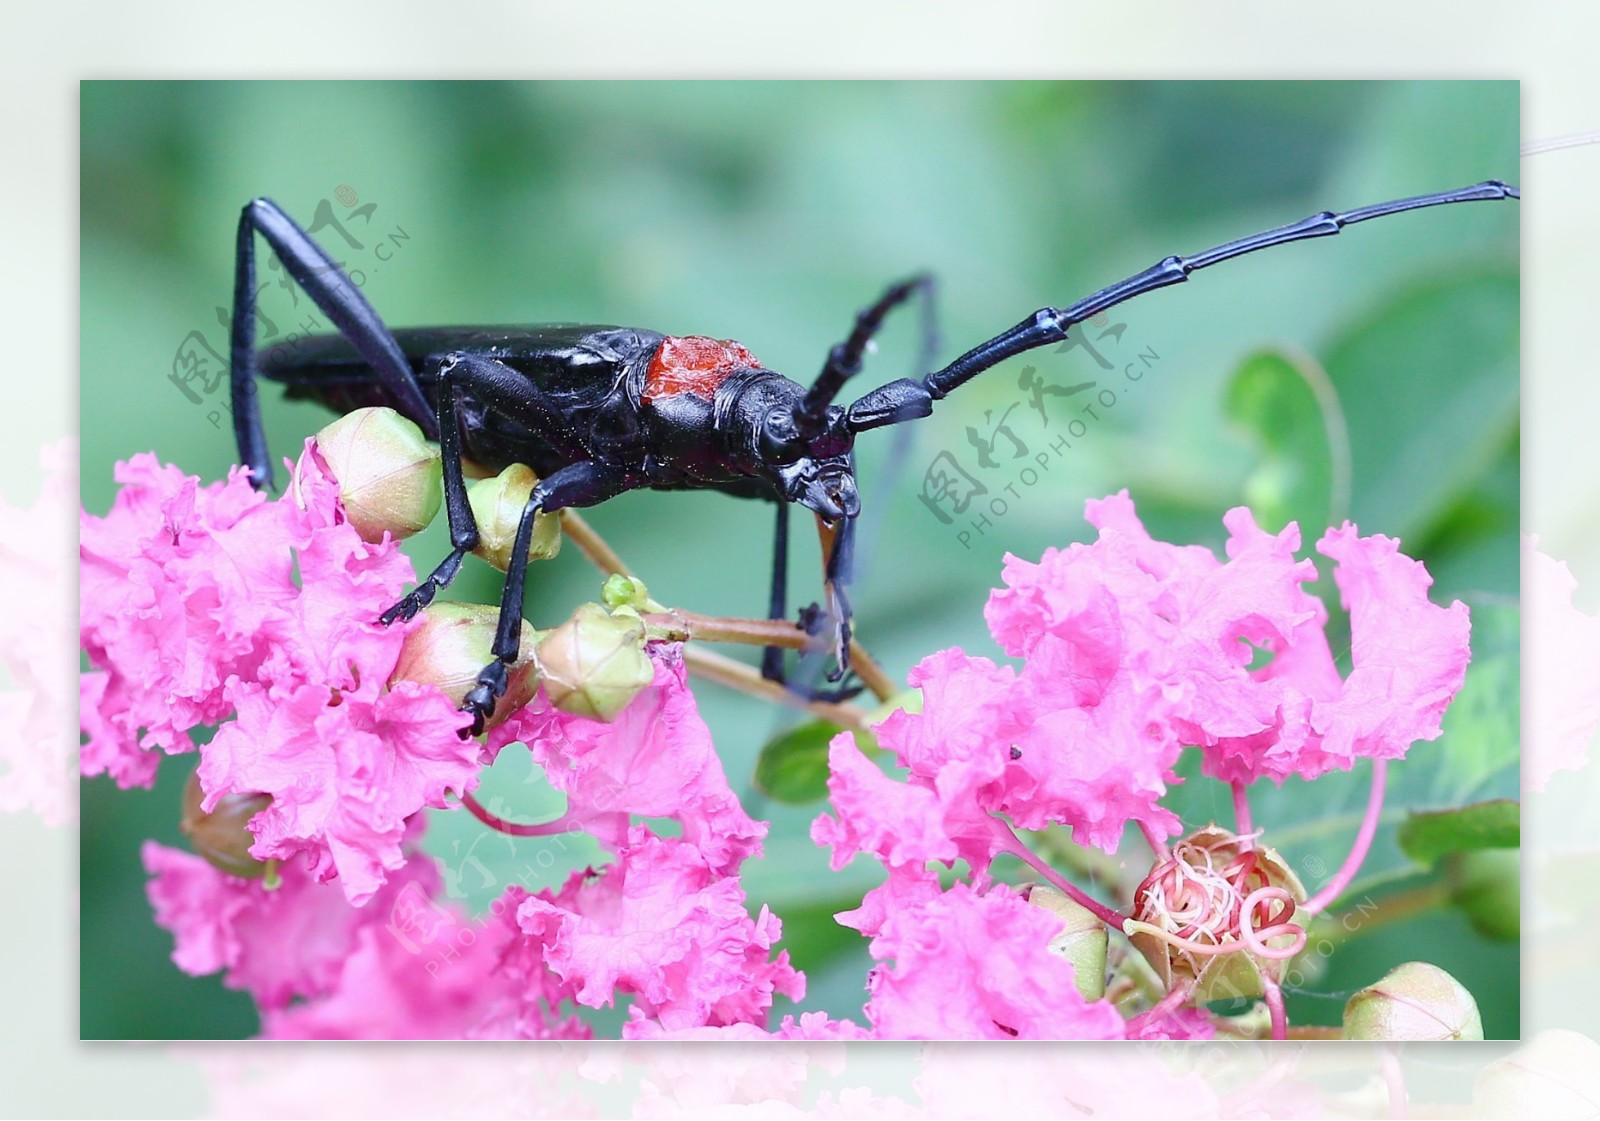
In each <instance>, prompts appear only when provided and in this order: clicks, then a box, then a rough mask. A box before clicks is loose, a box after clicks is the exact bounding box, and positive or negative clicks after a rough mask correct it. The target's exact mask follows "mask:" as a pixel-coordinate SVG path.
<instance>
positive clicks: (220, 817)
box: [178, 771, 272, 879]
mask: <svg viewBox="0 0 1600 1121" xmlns="http://www.w3.org/2000/svg"><path fill="white" fill-rule="evenodd" d="M204 798H205V793H204V792H203V791H202V790H201V789H200V775H199V772H197V771H195V772H190V774H189V781H188V783H186V784H185V785H184V788H183V816H182V817H181V818H180V819H179V821H178V828H179V829H180V830H182V831H183V835H184V836H185V837H187V838H189V847H190V848H192V849H194V851H195V852H196V853H197V854H198V855H200V856H202V857H204V858H205V859H206V861H207V862H208V863H209V864H210V865H211V866H212V867H213V868H216V869H218V870H219V871H222V872H226V873H227V874H228V875H230V876H240V877H243V878H245V879H255V878H257V877H259V876H261V875H263V874H265V873H266V872H267V870H268V865H269V864H270V863H271V862H270V861H262V860H257V859H256V858H255V857H253V856H251V855H250V846H251V845H252V844H254V843H255V835H254V834H253V833H251V832H250V830H249V829H248V828H247V825H248V824H249V821H250V819H251V818H253V817H255V816H256V814H258V813H260V812H261V811H262V810H264V809H266V808H267V807H268V806H270V805H271V804H272V798H271V797H270V796H268V795H266V794H224V795H223V796H222V797H221V798H220V799H219V800H218V801H217V808H216V809H214V810H212V811H211V812H210V813H206V812H205V811H203V810H202V809H201V808H200V803H201V801H203V800H204Z"/></svg>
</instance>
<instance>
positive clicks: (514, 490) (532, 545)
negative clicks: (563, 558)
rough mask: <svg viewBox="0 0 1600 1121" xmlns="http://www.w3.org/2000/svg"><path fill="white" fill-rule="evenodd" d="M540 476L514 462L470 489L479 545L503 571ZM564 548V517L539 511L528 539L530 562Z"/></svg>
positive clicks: (476, 551)
mask: <svg viewBox="0 0 1600 1121" xmlns="http://www.w3.org/2000/svg"><path fill="white" fill-rule="evenodd" d="M538 481H539V476H537V475H535V474H534V473H533V472H532V471H531V470H530V469H528V468H527V467H524V466H523V465H522V464H520V463H513V464H512V465H511V466H510V467H507V468H506V469H505V470H504V471H502V472H500V474H498V475H496V476H495V477H494V478H492V479H480V480H479V481H477V482H475V483H473V484H472V485H471V486H470V487H468V488H467V502H468V503H469V504H470V505H471V506H472V517H473V519H474V520H475V521H476V522H477V523H478V547H477V548H475V549H473V550H472V552H473V553H474V555H476V556H479V557H482V558H483V559H484V560H485V561H487V562H488V563H489V564H492V565H493V566H494V567H495V568H498V569H499V570H500V571H501V572H504V571H505V570H506V569H508V568H510V567H511V550H512V549H513V548H514V547H515V546H516V543H517V525H518V523H519V522H521V520H522V511H523V509H524V508H525V507H526V506H527V505H528V496H529V495H530V494H532V493H533V488H534V485H535V484H537V483H538ZM560 551H561V516H560V515H559V514H535V515H534V516H533V536H532V538H531V539H530V540H529V542H528V559H529V560H530V561H537V560H549V559H550V558H551V557H553V556H555V555H556V554H557V553H558V552H560Z"/></svg>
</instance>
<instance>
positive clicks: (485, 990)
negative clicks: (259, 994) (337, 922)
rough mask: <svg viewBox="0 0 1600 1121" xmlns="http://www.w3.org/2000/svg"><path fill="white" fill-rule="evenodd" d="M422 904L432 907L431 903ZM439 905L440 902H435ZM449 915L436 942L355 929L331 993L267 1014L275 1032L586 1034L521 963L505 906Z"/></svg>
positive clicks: (555, 987) (333, 1035)
mask: <svg viewBox="0 0 1600 1121" xmlns="http://www.w3.org/2000/svg"><path fill="white" fill-rule="evenodd" d="M422 906H428V904H426V903H424V904H422ZM433 906H435V907H437V904H434V905H433ZM440 911H441V912H443V913H444V918H443V919H442V920H436V921H435V924H434V925H435V927H436V928H439V929H438V930H437V932H436V933H434V934H433V935H432V940H431V942H425V941H413V940H411V939H409V938H406V937H402V936H396V934H395V932H394V930H393V929H392V928H388V927H385V926H383V925H379V924H370V925H367V926H363V927H361V928H360V930H359V931H357V934H356V945H355V948H354V949H353V951H352V952H351V953H350V955H349V956H348V957H347V958H346V959H345V961H344V962H343V965H342V968H341V969H340V971H339V976H338V979H337V981H336V983H335V984H334V986H333V988H332V989H331V991H330V992H328V993H327V994H326V995H325V996H323V997H321V998H320V999H318V1000H313V1001H307V1002H304V1003H301V1004H295V1005H291V1006H289V1007H287V1008H280V1009H274V1010H271V1011H269V1012H267V1013H266V1014H265V1015H264V1016H263V1017H262V1034H263V1036H264V1037H265V1038H268V1039H587V1038H590V1035H591V1033H590V1031H589V1028H588V1026H587V1025H586V1024H584V1023H583V1022H582V1021H581V1020H579V1019H578V1018H577V1017H576V1016H573V1015H571V1014H570V1013H566V1014H563V1012H562V1011H561V1010H560V1006H561V1002H562V1001H563V1000H565V999H566V998H567V997H568V995H569V994H568V992H567V991H566V990H565V988H564V987H563V986H561V985H560V984H559V983H555V982H554V979H553V978H551V977H550V976H549V974H548V971H546V970H543V969H536V970H534V971H533V972H532V975H531V976H530V975H529V974H528V973H527V972H525V971H523V970H521V969H518V968H516V966H518V965H521V964H524V963H523V962H522V960H521V959H520V958H519V957H518V955H517V944H518V941H519V939H518V936H517V932H516V930H515V928H514V927H513V926H512V924H511V923H510V922H509V921H508V920H507V919H506V918H505V916H504V915H503V914H502V913H491V914H490V915H489V916H488V917H487V918H486V919H485V920H484V921H481V922H468V921H467V920H466V919H465V918H462V917H460V916H456V915H453V914H451V913H449V912H444V909H443V908H440Z"/></svg>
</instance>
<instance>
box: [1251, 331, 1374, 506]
mask: <svg viewBox="0 0 1600 1121" xmlns="http://www.w3.org/2000/svg"><path fill="white" fill-rule="evenodd" d="M1224 408H1225V409H1226V411H1227V414H1228V416H1229V417H1230V418H1231V419H1232V420H1234V421H1235V422H1236V423H1238V424H1239V425H1241V426H1243V428H1244V429H1245V430H1246V431H1247V432H1248V433H1249V434H1250V436H1251V437H1252V439H1253V440H1254V442H1255V443H1256V444H1257V445H1258V457H1259V462H1258V464H1257V465H1256V468H1255V470H1253V471H1252V472H1251V473H1250V475H1249V477H1248V478H1247V479H1246V480H1245V483H1244V497H1245V500H1246V501H1247V502H1248V503H1249V505H1250V507H1251V509H1253V510H1254V511H1255V514H1256V518H1257V520H1258V521H1259V522H1260V523H1261V525H1262V528H1264V529H1267V530H1269V531H1272V532H1277V531H1278V530H1280V529H1282V528H1283V527H1284V526H1285V525H1287V524H1288V523H1289V522H1299V523H1300V526H1301V528H1302V529H1304V530H1305V531H1306V532H1307V533H1315V532H1316V530H1317V529H1318V528H1319V527H1321V526H1325V525H1337V524H1338V523H1339V522H1340V521H1342V520H1343V519H1344V517H1345V514H1346V513H1347V511H1348V509H1349V505H1350V436H1349V433H1348V432H1347V430H1346V428H1345V420H1344V411H1343V409H1342V408H1341V407H1340V405H1339V396H1338V394H1337V393H1335V392H1334V388H1333V383H1332V382H1330V381H1329V380H1328V375H1327V374H1326V373H1325V372H1324V371H1323V369H1322V367H1321V366H1320V365H1318V364H1317V361H1316V360H1315V359H1314V358H1312V357H1311V356H1310V355H1307V354H1298V353H1290V352H1288V351H1283V350H1263V351H1258V352H1257V353H1255V354H1252V355H1251V356H1250V357H1248V358H1246V359H1245V360H1244V363H1243V364H1242V365H1241V366H1240V367H1239V369H1238V371H1237V372H1236V373H1235V374H1234V375H1233V379H1232V380H1231V381H1230V382H1229V383H1228V389H1227V395H1226V397H1225V399H1224Z"/></svg>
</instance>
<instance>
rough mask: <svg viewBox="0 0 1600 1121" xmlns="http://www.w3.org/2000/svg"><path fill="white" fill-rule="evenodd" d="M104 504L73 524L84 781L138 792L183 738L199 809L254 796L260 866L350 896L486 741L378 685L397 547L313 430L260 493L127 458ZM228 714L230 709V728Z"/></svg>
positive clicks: (398, 690)
mask: <svg viewBox="0 0 1600 1121" xmlns="http://www.w3.org/2000/svg"><path fill="white" fill-rule="evenodd" d="M117 479H118V481H119V482H120V483H122V484H123V486H122V490H121V491H120V492H119V493H118V496H117V498H116V501H115V502H114V504H113V506H112V509H111V511H110V513H108V514H107V515H106V516H105V517H104V518H95V517H92V516H89V515H84V517H83V519H82V525H83V528H82V542H81V557H82V589H81V594H80V600H81V607H80V610H81V630H82V642H83V646H84V648H85V649H86V650H87V651H88V653H89V658H90V661H91V662H92V663H93V664H94V665H95V666H96V667H98V671H99V672H97V673H93V674H88V675H85V681H84V686H83V697H82V699H83V723H84V729H85V731H86V732H87V733H88V734H89V736H90V739H89V742H88V743H87V744H85V746H84V748H83V752H82V769H83V772H84V773H85V774H86V775H93V774H100V773H108V774H110V775H111V776H112V777H113V778H114V779H115V780H116V781H117V782H118V783H119V784H120V785H124V786H129V785H148V784H149V783H150V782H151V781H153V779H154V775H155V768H156V764H157V762H158V761H159V759H160V755H159V754H158V753H157V750H159V751H160V752H165V753H168V754H173V753H179V752H187V751H192V750H193V749H194V742H193V740H192V739H191V738H190V735H189V733H190V731H191V729H193V728H195V727H197V726H200V725H211V724H222V727H221V728H220V729H219V730H218V732H217V734H216V736H215V737H214V738H213V740H212V741H211V743H210V744H208V745H207V746H206V749H205V751H204V752H203V753H202V760H201V765H200V769H199V775H200V781H201V785H202V788H203V790H204V792H205V800H204V802H203V803H202V806H203V808H204V809H205V810H207V811H210V810H211V809H213V808H214V807H215V805H216V804H217V802H218V801H219V800H220V799H221V798H223V797H224V796H226V795H229V794H256V793H264V794H269V795H271V796H272V804H271V805H270V806H269V807H268V808H267V809H266V810H264V811H262V812H261V813H259V814H257V815H256V817H255V818H254V819H253V820H252V821H251V823H250V828H251V831H252V832H253V833H255V835H256V842H255V844H254V845H253V846H252V848H251V853H252V855H253V856H255V857H256V858H257V859H263V860H265V859H269V858H276V859H287V858H289V857H291V856H294V855H295V854H297V853H306V854H308V855H309V857H310V859H311V861H312V867H313V868H314V869H315V871H316V873H317V875H318V876H319V877H321V878H329V877H332V876H334V875H338V876H339V877H340V878H341V880H342V883H343V887H344V890H345V893H346V895H347V896H348V897H349V898H350V899H351V901H352V902H355V903H360V902H363V901H365V900H366V899H368V898H370V897H371V896H372V895H373V894H374V893H375V892H376V891H377V890H378V888H379V887H380V886H381V885H382V883H383V881H384V878H385V875H386V874H387V873H388V872H392V871H394V870H396V869H398V868H399V867H400V866H401V864H402V863H403V860H404V858H403V856H402V854H401V848H400V842H401V839H402V837H403V834H404V830H405V822H406V820H407V819H408V818H409V817H411V816H412V815H413V814H415V813H416V812H417V811H419V810H421V809H423V808H424V807H429V806H432V807H442V806H444V805H445V804H446V801H445V794H446V792H447V791H455V792H457V793H460V792H462V791H465V790H468V789H471V788H472V787H473V786H474V785H475V784H476V782H477V775H478V769H479V764H480V760H479V753H480V749H479V746H478V745H477V744H476V743H475V742H473V741H470V740H465V741H464V740H462V739H461V738H460V737H459V736H458V735H457V734H456V733H457V730H458V729H459V728H461V727H463V726H464V725H465V723H466V719H465V717H464V716H463V714H461V713H459V712H456V711H455V709H454V707H453V706H452V705H451V704H450V703H449V702H448V701H447V700H446V699H445V697H444V695H443V694H442V693H440V692H439V691H438V690H437V689H434V688H432V687H431V686H420V685H415V684H411V683H400V684H398V685H397V686H396V687H395V688H393V689H390V688H388V685H387V683H388V681H389V677H390V675H391V674H392V673H393V670H394V667H395V662H396V660H397V658H398V656H399V652H400V647H401V645H402V644H403V642H404V640H405V635H406V632H407V629H408V628H407V626H405V625H401V624H396V625H395V626H393V627H387V628H386V627H383V626H380V625H379V624H378V622H377V617H378V614H379V613H380V612H381V611H382V610H383V609H384V608H385V607H387V606H388V605H389V604H391V603H393V602H394V601H395V600H396V599H397V598H399V596H400V594H401V593H402V591H403V590H404V589H405V586H406V585H407V584H408V583H409V582H410V581H411V580H412V578H413V576H414V573H413V571H412V568H411V563H410V561H408V560H407V559H406V557H405V556H404V555H403V554H402V553H401V552H400V551H399V548H398V546H397V545H396V544H395V542H394V541H392V540H389V539H385V540H384V541H382V542H380V543H378V544H375V545H372V544H368V543H366V542H364V541H363V540H362V539H361V537H360V535H359V534H358V533H357V532H356V530H355V528H354V527H352V526H351V525H349V524H348V522H347V521H346V520H345V517H344V513H343V508H342V507H341V506H340V504H339V499H338V487H337V484H336V483H335V482H334V480H333V479H332V478H331V477H330V476H329V475H328V474H327V472H326V468H325V466H324V465H323V462H322V459H321V457H320V455H319V454H318V453H317V452H316V450H315V447H314V444H313V442H312V441H307V448H306V451H305V453H304V455H302V457H301V459H300V462H299V464H298V465H297V466H296V468H295V470H294V479H293V485H292V487H291V490H290V492H289V493H288V494H286V495H285V496H284V497H282V498H280V499H278V500H277V501H268V500H267V499H266V498H265V497H264V496H263V495H261V494H258V493H257V492H255V491H254V490H252V489H251V487H250V485H249V483H248V481H247V479H246V476H245V473H244V472H243V471H242V470H240V469H235V470H234V471H233V473H232V474H230V476H229V478H228V480H227V482H224V483H215V484H212V485H210V486H205V487H202V486H200V485H199V481H198V480H197V479H195V478H193V477H190V476H185V475H183V474H182V473H181V472H180V471H178V470H177V469H176V468H173V467H163V466H160V465H158V464H157V462H156V460H155V458H154V457H153V456H150V455H141V456H135V457H134V458H133V460H131V461H130V462H128V463H125V464H119V465H118V467H117ZM230 716H236V717H237V718H236V719H234V720H232V721H229V722H227V723H223V722H224V721H225V720H227V718H228V717H230Z"/></svg>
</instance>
